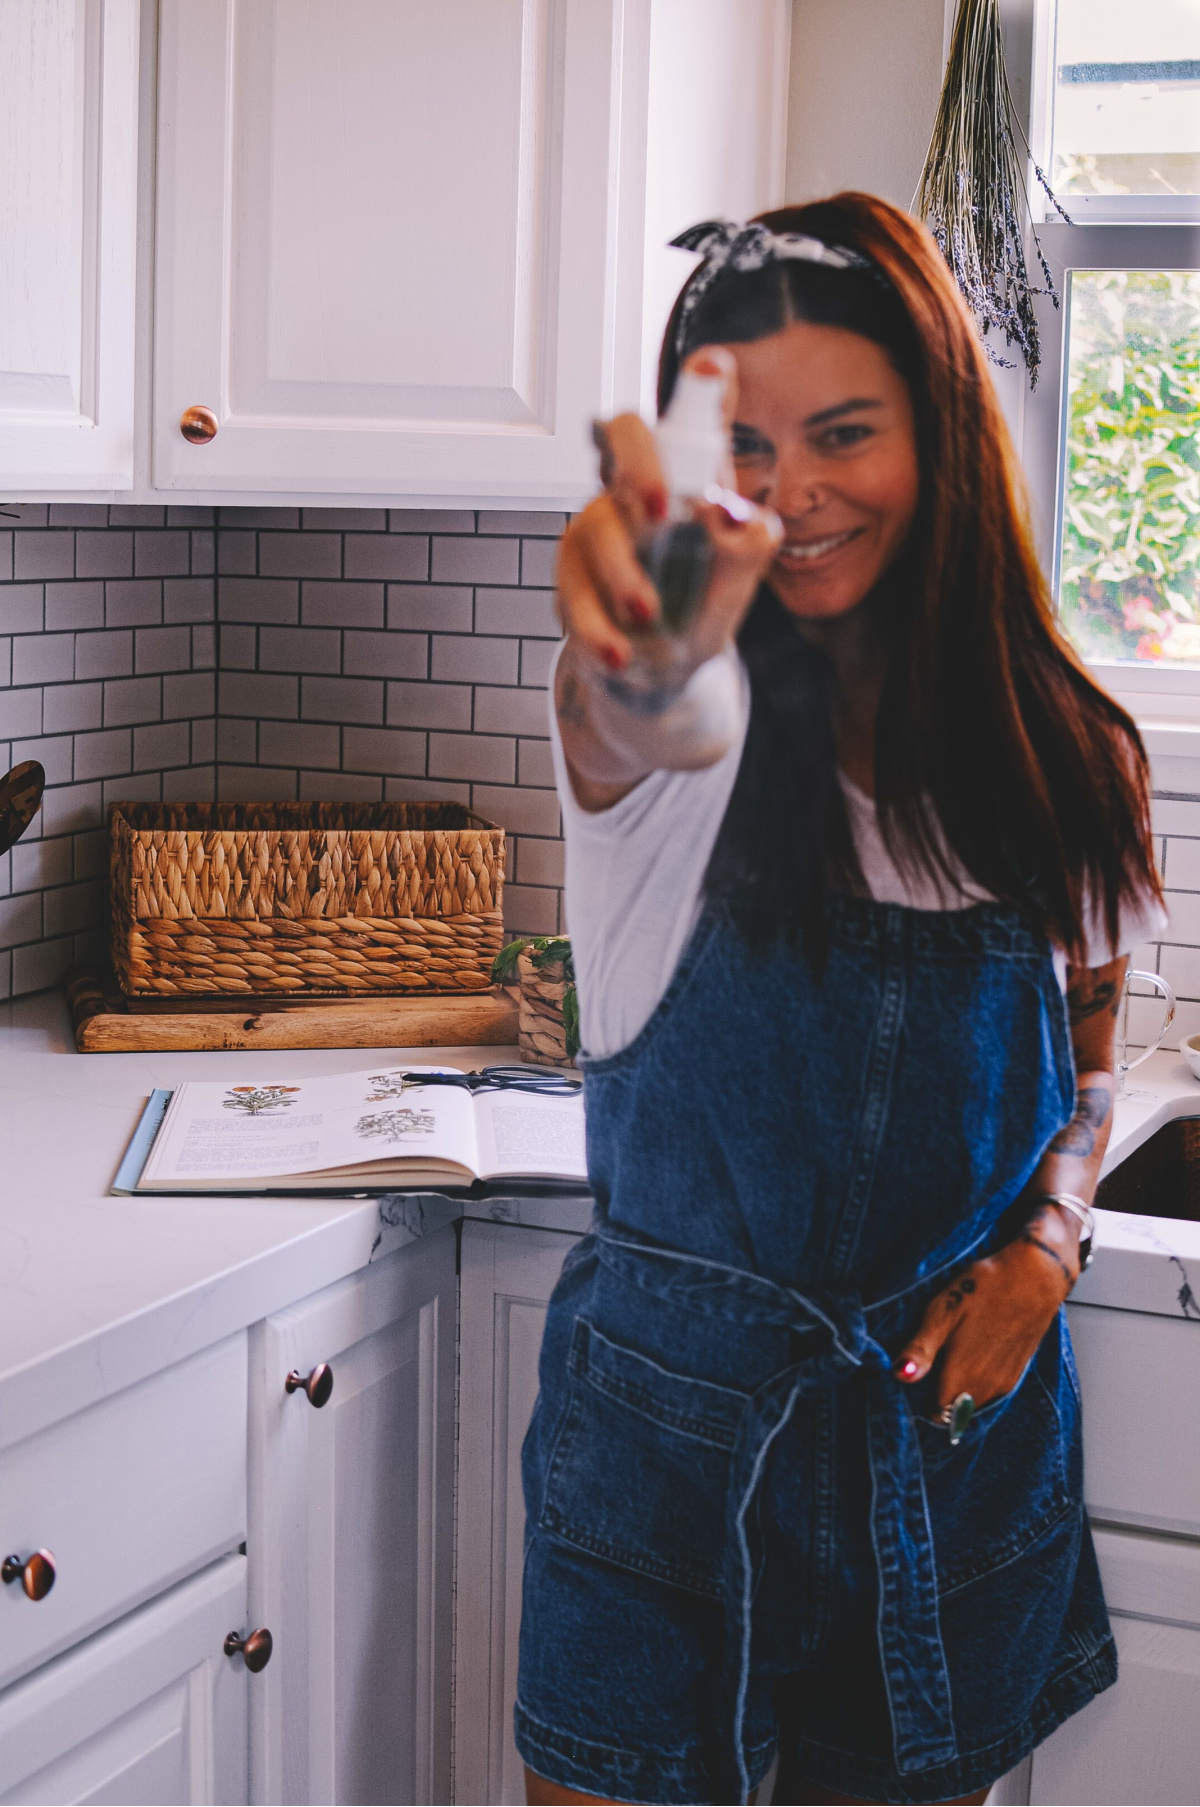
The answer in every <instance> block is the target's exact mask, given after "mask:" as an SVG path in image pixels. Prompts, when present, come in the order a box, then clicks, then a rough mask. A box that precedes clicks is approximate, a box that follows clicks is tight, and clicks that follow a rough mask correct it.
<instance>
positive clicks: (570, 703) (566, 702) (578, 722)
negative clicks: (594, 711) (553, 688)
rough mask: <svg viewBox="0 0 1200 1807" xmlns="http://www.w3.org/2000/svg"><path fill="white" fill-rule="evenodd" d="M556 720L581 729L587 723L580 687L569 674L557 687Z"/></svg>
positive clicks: (575, 679)
mask: <svg viewBox="0 0 1200 1807" xmlns="http://www.w3.org/2000/svg"><path fill="white" fill-rule="evenodd" d="M558 719H559V721H561V722H566V723H567V725H568V726H569V727H572V728H582V727H583V726H584V724H585V723H586V721H587V708H586V706H585V704H584V700H583V694H582V687H581V685H580V683H579V681H578V679H577V678H573V677H572V676H571V675H570V673H569V672H568V674H567V676H566V677H565V678H564V679H563V680H562V683H561V684H560V685H559V687H558Z"/></svg>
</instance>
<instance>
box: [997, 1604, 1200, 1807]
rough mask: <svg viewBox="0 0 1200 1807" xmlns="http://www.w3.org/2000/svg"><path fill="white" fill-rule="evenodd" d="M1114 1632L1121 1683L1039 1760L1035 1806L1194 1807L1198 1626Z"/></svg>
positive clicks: (1117, 1624)
mask: <svg viewBox="0 0 1200 1807" xmlns="http://www.w3.org/2000/svg"><path fill="white" fill-rule="evenodd" d="M1112 1624H1113V1633H1114V1635H1115V1637H1116V1640H1117V1653H1118V1657H1119V1660H1120V1665H1121V1675H1120V1680H1119V1681H1118V1682H1117V1685H1116V1687H1115V1688H1110V1689H1109V1690H1108V1692H1107V1693H1105V1694H1101V1695H1100V1696H1099V1697H1098V1699H1096V1700H1094V1701H1092V1702H1091V1704H1090V1705H1089V1706H1086V1707H1085V1708H1084V1709H1083V1711H1082V1713H1077V1714H1076V1715H1075V1717H1074V1719H1070V1720H1068V1721H1067V1723H1066V1725H1064V1726H1060V1727H1059V1729H1058V1731H1057V1732H1055V1734H1054V1736H1053V1737H1052V1738H1049V1739H1048V1740H1047V1741H1046V1743H1045V1744H1043V1745H1042V1746H1041V1747H1040V1748H1039V1749H1038V1750H1036V1751H1035V1752H1034V1754H1033V1771H1032V1780H1031V1786H1030V1794H1029V1798H1030V1800H1031V1801H1032V1802H1034V1803H1037V1804H1038V1807H1042V1804H1043V1803H1044V1804H1045V1807H1051V1804H1052V1803H1058V1802H1062V1803H1065V1804H1070V1803H1078V1802H1080V1801H1088V1802H1090V1803H1093V1804H1094V1807H1104V1804H1105V1803H1108V1802H1113V1803H1124V1804H1125V1807H1139V1803H1144V1804H1145V1807H1167V1803H1174V1802H1179V1803H1186V1804H1194V1802H1195V1800H1196V1797H1197V1771H1198V1764H1197V1755H1196V1727H1197V1725H1200V1626H1197V1625H1161V1624H1157V1623H1155V1622H1153V1621H1152V1620H1147V1619H1127V1618H1124V1617H1123V1616H1121V1615H1120V1614H1117V1613H1114V1614H1113V1621H1112Z"/></svg>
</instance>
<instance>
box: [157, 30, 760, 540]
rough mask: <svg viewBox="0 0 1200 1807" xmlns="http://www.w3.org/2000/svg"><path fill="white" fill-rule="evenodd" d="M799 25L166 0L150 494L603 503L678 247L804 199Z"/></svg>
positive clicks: (675, 274)
mask: <svg viewBox="0 0 1200 1807" xmlns="http://www.w3.org/2000/svg"><path fill="white" fill-rule="evenodd" d="M789 20H790V5H789V0H255V3H254V4H253V5H251V6H238V5H235V3H234V0H163V6H162V21H161V41H160V56H159V83H160V85H159V102H158V205H157V212H156V226H155V231H156V253H155V262H156V272H155V289H156V314H155V323H154V339H155V347H154V371H155V375H154V406H153V416H154V420H153V471H154V477H153V481H154V485H155V487H156V489H158V490H166V491H171V492H174V493H176V494H179V495H186V496H187V497H189V498H198V499H205V498H209V497H212V496H218V497H222V496H223V497H226V498H228V499H236V498H238V497H239V496H242V497H250V496H252V495H273V496H274V497H275V498H276V499H284V498H286V497H287V496H295V497H297V498H303V497H305V496H309V497H311V496H313V495H316V494H334V495H345V496H348V497H361V498H366V497H373V496H379V495H388V496H390V497H392V498H394V499H395V498H414V499H415V498H421V497H429V496H442V497H446V498H451V497H460V498H464V499H468V500H469V499H471V498H472V497H474V498H477V499H482V500H486V499H488V498H498V499H503V498H511V499H524V500H525V501H527V502H528V501H531V500H541V501H544V502H550V503H557V504H558V505H559V506H561V505H562V503H563V502H564V501H568V502H569V501H574V500H577V499H578V498H580V497H581V496H583V495H584V494H586V493H587V492H588V491H589V490H590V489H591V487H592V484H593V480H594V462H595V458H594V452H593V450H592V448H591V445H590V438H589V433H588V423H589V421H590V420H591V419H592V418H593V417H594V416H596V415H598V414H606V413H609V412H611V411H612V410H613V408H614V407H615V406H630V405H636V404H637V402H638V399H639V395H640V394H642V393H643V390H644V388H645V386H646V384H647V383H648V382H649V379H650V377H651V375H652V369H653V354H654V352H655V351H656V348H657V341H658V338H659V336H660V333H661V329H662V325H663V322H664V320H665V317H666V311H667V308H668V306H669V302H670V298H671V295H672V294H673V293H674V291H675V289H677V288H678V286H679V284H680V283H681V282H682V280H683V278H684V276H685V275H686V274H687V271H688V269H689V267H690V266H689V261H688V259H687V258H686V257H684V256H683V255H682V254H681V253H679V252H671V253H668V254H665V255H664V253H663V252H662V249H661V241H662V240H663V239H664V238H667V237H670V236H671V235H672V234H673V233H675V232H677V231H679V230H680V229H681V228H683V227H684V226H687V225H690V224H691V223H692V222H693V221H694V220H695V219H696V218H698V217H699V218H703V217H706V216H711V215H712V214H713V213H717V212H725V213H732V214H745V213H748V212H752V211H755V210H757V209H760V208H762V207H765V206H770V205H772V204H775V203H777V202H778V200H779V199H780V198H781V183H782V175H783V167H784V132H785V119H786V81H787V64H788V31H789ZM194 406H201V407H204V408H207V409H209V410H211V412H212V415H213V416H214V417H215V423H216V433H215V437H212V438H210V439H209V440H208V441H207V442H206V443H199V444H197V443H191V442H189V440H188V439H186V438H185V437H184V436H183V434H182V432H181V429H180V421H181V416H182V414H183V412H184V411H185V410H186V409H189V408H192V407H194ZM378 575H387V573H386V572H380V573H378Z"/></svg>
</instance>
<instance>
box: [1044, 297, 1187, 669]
mask: <svg viewBox="0 0 1200 1807" xmlns="http://www.w3.org/2000/svg"><path fill="white" fill-rule="evenodd" d="M1059 600H1060V606H1061V609H1062V617H1063V624H1064V626H1065V627H1066V629H1067V631H1068V633H1069V634H1070V635H1071V637H1072V639H1073V640H1074V642H1075V644H1076V645H1077V646H1078V647H1079V649H1080V651H1081V652H1082V653H1083V654H1084V655H1085V656H1086V657H1087V658H1089V659H1149V660H1159V661H1168V660H1169V661H1172V662H1176V661H1188V662H1193V663H1200V272H1196V271H1146V270H1077V271H1075V272H1074V274H1073V276H1072V278H1071V315H1070V329H1069V336H1068V375H1067V419H1066V481H1065V485H1064V494H1063V532H1062V562H1061V566H1060V578H1059Z"/></svg>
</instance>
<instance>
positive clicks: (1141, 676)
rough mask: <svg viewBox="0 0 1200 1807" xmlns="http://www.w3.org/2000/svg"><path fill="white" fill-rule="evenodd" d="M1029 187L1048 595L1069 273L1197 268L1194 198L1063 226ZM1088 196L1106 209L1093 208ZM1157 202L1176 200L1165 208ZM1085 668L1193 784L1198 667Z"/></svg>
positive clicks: (1050, 49)
mask: <svg viewBox="0 0 1200 1807" xmlns="http://www.w3.org/2000/svg"><path fill="white" fill-rule="evenodd" d="M1002 4H1003V0H1002ZM1009 5H1012V0H1009ZM1055 6H1056V0H1035V8H1034V17H1033V67H1032V80H1031V84H1030V134H1029V141H1030V151H1031V155H1032V161H1033V162H1036V163H1038V164H1040V165H1041V167H1042V168H1043V169H1047V164H1048V161H1049V154H1050V144H1051V139H1050V133H1051V130H1052V125H1053V120H1052V112H1051V109H1052V106H1053V96H1054V16H1055ZM1004 10H1005V11H1008V10H1009V6H1005V7H1004ZM1047 173H1048V172H1047ZM1029 192H1030V198H1031V201H1032V202H1033V204H1034V213H1035V219H1037V217H1038V215H1040V216H1041V218H1040V219H1038V223H1037V233H1038V238H1039V239H1040V241H1041V245H1042V250H1043V252H1044V253H1045V257H1046V261H1047V263H1048V264H1049V266H1050V272H1051V275H1052V277H1053V280H1054V287H1055V289H1056V291H1057V293H1058V296H1059V298H1060V303H1061V305H1060V307H1059V308H1058V309H1055V308H1054V306H1053V305H1052V304H1051V303H1050V301H1049V300H1048V299H1047V298H1046V297H1044V296H1042V297H1039V298H1038V301H1037V316H1038V327H1039V332H1040V335H1041V342H1042V367H1041V372H1040V374H1039V377H1038V386H1037V388H1036V390H1034V391H1033V392H1032V393H1026V394H1025V395H1024V398H1023V403H1022V405H1021V407H1020V410H1019V423H1014V424H1017V425H1018V440H1019V449H1020V453H1021V462H1022V464H1023V466H1024V469H1025V476H1026V481H1027V483H1028V485H1029V491H1030V497H1031V502H1032V507H1033V516H1034V529H1035V534H1036V537H1037V542H1038V552H1039V554H1040V556H1041V558H1042V561H1043V564H1044V567H1045V569H1046V571H1047V572H1048V573H1049V575H1050V579H1051V582H1052V583H1053V584H1054V586H1055V590H1056V591H1057V585H1058V567H1059V550H1060V543H1061V532H1062V491H1063V484H1064V481H1065V429H1066V360H1065V357H1064V351H1065V346H1066V333H1067V314H1068V308H1069V299H1070V295H1069V273H1070V272H1071V271H1072V270H1105V269H1112V270H1196V269H1200V197H1196V196H1153V195H1151V196H1131V197H1126V196H1109V195H1088V196H1075V195H1073V196H1071V197H1070V198H1069V199H1067V198H1064V206H1065V207H1066V209H1067V212H1068V213H1069V214H1070V215H1071V217H1072V219H1073V220H1074V221H1075V222H1076V223H1075V224H1073V225H1070V226H1068V225H1066V224H1065V223H1064V222H1063V221H1062V220H1061V219H1059V218H1058V216H1057V215H1056V214H1055V213H1054V211H1053V209H1052V208H1051V206H1050V203H1049V202H1048V201H1046V202H1045V203H1044V205H1043V206H1039V205H1038V203H1037V199H1036V197H1037V196H1039V195H1040V194H1041V190H1040V187H1039V184H1038V182H1037V178H1036V176H1035V175H1034V173H1033V169H1032V167H1031V169H1030V172H1029ZM1043 199H1044V197H1043ZM1081 202H1082V203H1087V205H1081ZM1093 202H1103V203H1106V206H1105V207H1097V206H1093V205H1091V203H1093ZM1164 202H1171V203H1174V204H1175V205H1174V206H1173V207H1172V208H1164V207H1163V205H1162V203H1164ZM1108 203H1113V205H1107V204H1108ZM1047 504H1048V506H1047ZM1090 665H1091V669H1092V670H1093V671H1094V672H1095V674H1096V677H1097V678H1098V679H1099V681H1100V682H1101V683H1102V684H1103V685H1104V687H1105V689H1107V690H1109V691H1111V693H1112V694H1113V695H1114V696H1115V697H1116V698H1117V699H1118V701H1120V702H1121V703H1122V704H1123V705H1124V706H1125V707H1126V708H1127V709H1129V711H1130V713H1131V714H1132V715H1133V716H1134V718H1135V720H1137V722H1138V724H1139V726H1140V727H1141V729H1142V732H1143V736H1144V737H1145V739H1146V741H1147V746H1148V748H1149V750H1150V754H1151V759H1152V761H1153V763H1154V766H1155V782H1156V783H1157V784H1160V785H1162V786H1163V787H1164V788H1173V785H1174V783H1175V782H1182V779H1183V776H1184V774H1183V772H1182V770H1179V771H1177V770H1176V762H1177V761H1178V760H1179V759H1181V758H1186V759H1187V760H1188V761H1189V762H1190V761H1192V760H1195V761H1196V762H1197V766H1196V767H1195V768H1192V769H1191V770H1190V776H1189V782H1191V783H1192V785H1193V788H1196V786H1195V783H1194V781H1195V778H1196V777H1197V776H1200V666H1191V667H1187V668H1180V667H1178V666H1174V667H1166V666H1162V665H1149V664H1147V665H1145V666H1139V665H1131V664H1129V663H1126V662H1122V663H1117V662H1109V661H1100V660H1095V661H1091V662H1090Z"/></svg>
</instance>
